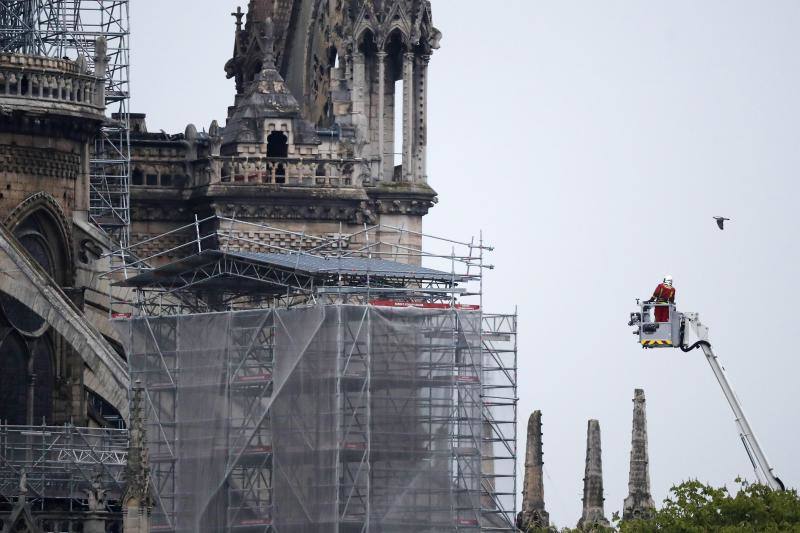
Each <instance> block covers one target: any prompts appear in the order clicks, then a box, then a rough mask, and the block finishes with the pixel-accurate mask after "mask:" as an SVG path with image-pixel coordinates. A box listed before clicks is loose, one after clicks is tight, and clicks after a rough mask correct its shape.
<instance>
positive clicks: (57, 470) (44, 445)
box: [0, 425, 128, 510]
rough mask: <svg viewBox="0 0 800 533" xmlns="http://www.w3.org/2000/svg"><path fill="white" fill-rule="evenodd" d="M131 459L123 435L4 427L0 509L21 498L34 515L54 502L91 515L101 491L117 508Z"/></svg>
mask: <svg viewBox="0 0 800 533" xmlns="http://www.w3.org/2000/svg"><path fill="white" fill-rule="evenodd" d="M127 458H128V431H127V430H124V429H105V428H86V427H75V426H72V425H64V426H12V425H0V509H2V507H4V506H6V507H7V506H10V505H13V503H14V502H15V501H16V499H17V497H18V496H19V495H20V494H25V495H26V497H27V500H28V501H29V502H30V503H31V508H32V509H37V506H41V508H42V509H44V508H45V507H44V505H45V503H46V502H47V501H48V500H54V499H55V500H61V501H64V502H67V509H69V510H73V509H76V510H80V509H86V508H87V498H88V493H89V492H91V491H92V490H93V489H95V488H97V487H102V489H103V490H105V491H106V493H105V495H106V497H107V499H108V501H109V502H116V504H117V505H118V504H119V502H120V501H121V499H122V495H123V490H124V480H123V472H124V470H125V465H126V464H127Z"/></svg>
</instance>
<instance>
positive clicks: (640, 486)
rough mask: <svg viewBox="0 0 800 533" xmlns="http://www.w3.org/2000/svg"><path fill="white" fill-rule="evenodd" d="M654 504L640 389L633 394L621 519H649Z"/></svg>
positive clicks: (641, 391)
mask: <svg viewBox="0 0 800 533" xmlns="http://www.w3.org/2000/svg"><path fill="white" fill-rule="evenodd" d="M654 509H655V503H654V502H653V497H652V495H651V494H650V459H649V454H648V451H647V413H646V411H645V397H644V391H643V390H642V389H636V390H635V391H634V393H633V428H632V430H631V465H630V471H629V476H628V497H627V498H625V502H624V503H623V506H622V519H623V520H635V519H645V520H646V519H649V518H652V516H653V510H654Z"/></svg>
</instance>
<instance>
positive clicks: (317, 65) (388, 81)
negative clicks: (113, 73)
mask: <svg viewBox="0 0 800 533" xmlns="http://www.w3.org/2000/svg"><path fill="white" fill-rule="evenodd" d="M233 15H234V18H235V31H234V35H235V38H234V49H233V57H232V58H231V59H230V60H229V61H228V62H227V64H226V65H225V72H226V74H227V76H228V77H229V78H233V79H234V80H235V82H236V84H235V85H236V94H235V97H234V101H233V105H232V106H231V107H230V108H228V113H227V119H226V121H225V125H224V126H220V125H218V124H217V123H216V122H215V123H213V124H212V125H211V126H210V127H209V128H208V132H207V133H205V132H202V133H198V129H197V128H196V127H195V126H193V125H189V126H188V127H187V128H186V132H185V133H184V134H178V135H167V134H163V133H161V134H154V133H148V132H147V127H146V125H145V121H144V117H143V116H139V117H138V118H137V123H136V125H135V126H134V129H135V130H136V129H138V131H135V132H134V134H133V137H132V143H133V159H134V169H133V178H132V188H131V191H132V193H131V196H132V211H133V212H132V219H133V228H132V241H133V242H136V241H137V240H138V241H141V240H144V239H146V238H147V237H149V236H152V235H155V234H159V233H163V232H165V231H169V230H172V229H174V228H177V227H180V226H182V225H184V224H187V223H190V222H191V221H192V220H193V215H194V214H198V215H200V216H206V215H212V214H215V215H222V216H226V217H230V218H235V219H236V220H237V221H241V222H242V224H240V225H238V226H237V224H235V223H231V224H227V223H226V226H225V230H226V231H231V232H233V233H236V232H241V233H244V232H247V234H248V236H249V237H250V238H251V239H252V240H254V241H259V242H264V243H269V244H271V245H276V246H277V245H279V246H280V247H282V248H289V249H303V248H307V247H309V246H310V244H309V242H305V241H304V240H303V238H302V237H298V239H297V240H295V241H292V242H280V243H274V242H271V238H272V237H273V236H271V235H270V234H269V232H268V231H260V230H257V229H256V230H254V228H253V226H252V225H249V226H248V224H252V223H258V224H266V225H270V226H273V227H280V228H282V229H289V230H292V231H296V232H298V233H300V234H306V235H334V234H339V233H345V234H349V233H356V232H358V231H360V230H362V229H363V227H364V224H374V223H381V224H385V225H391V226H394V227H398V228H403V229H405V230H409V231H411V232H420V231H421V229H422V217H423V216H424V215H425V214H426V213H427V212H428V210H429V209H430V208H431V207H432V206H433V204H434V203H435V202H436V193H435V191H434V190H433V189H432V188H431V187H430V186H429V185H428V183H427V170H426V160H427V154H426V152H427V83H428V81H427V80H428V76H427V70H428V63H429V61H430V57H431V54H432V53H433V51H434V50H435V49H436V48H438V46H439V40H440V38H441V34H440V32H439V31H438V30H437V29H436V28H435V27H434V26H433V25H432V19H431V6H430V2H429V1H428V0H368V1H366V0H251V1H250V3H249V5H248V7H247V11H246V12H244V11H242V10H241V9H239V10H237V12H236V13H233ZM400 82H402V83H400ZM395 131H400V132H401V133H402V134H401V135H397V136H396V135H395ZM395 137H397V138H395ZM176 239H180V236H177V235H176ZM403 239H404V242H402V243H401V244H404V245H407V246H409V247H413V248H419V247H420V244H421V242H420V239H421V237H420V236H419V235H417V234H414V233H408V234H406V235H405V236H404V237H403ZM355 244H358V243H357V242H356V243H355ZM252 250H253V251H262V250H260V249H259V248H258V245H256V244H254V245H253V247H252ZM153 251H154V252H155V251H158V250H153Z"/></svg>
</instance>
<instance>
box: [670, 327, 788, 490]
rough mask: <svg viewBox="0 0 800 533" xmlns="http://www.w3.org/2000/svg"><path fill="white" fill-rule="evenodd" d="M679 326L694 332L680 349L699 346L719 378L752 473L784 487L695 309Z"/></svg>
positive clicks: (684, 349)
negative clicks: (688, 342) (754, 431)
mask: <svg viewBox="0 0 800 533" xmlns="http://www.w3.org/2000/svg"><path fill="white" fill-rule="evenodd" d="M683 326H684V327H685V330H689V331H690V332H691V333H693V334H694V336H695V339H696V340H695V342H694V343H692V344H691V345H688V346H687V344H686V343H682V345H681V349H682V350H683V351H685V352H688V351H690V350H693V349H694V348H697V347H700V348H702V350H703V353H704V354H705V356H706V360H707V361H708V364H709V365H711V370H712V371H713V372H714V376H715V377H716V378H717V382H719V386H720V387H722V392H723V394H725V399H726V400H728V404H729V405H730V406H731V409H732V410H733V415H734V416H735V417H736V426H737V427H738V428H739V437H740V438H741V439H742V444H744V448H745V451H747V455H748V456H749V457H750V461H751V462H752V463H753V468H754V469H755V471H756V475H757V476H758V475H759V471H760V472H761V475H760V476H759V477H762V476H763V478H764V481H765V483H766V484H767V485H768V486H769V487H770V488H772V489H773V490H785V488H784V486H783V482H782V481H781V480H780V479H779V478H778V477H777V476H776V475H775V474H774V473H773V471H772V467H771V466H770V464H769V461H768V460H767V456H766V455H765V454H764V451H763V450H762V449H761V445H760V444H759V443H758V439H757V438H756V435H755V433H753V429H752V428H751V427H750V423H749V422H748V421H747V417H746V416H745V414H744V410H742V405H741V403H740V402H739V398H737V397H736V393H735V392H734V391H733V387H731V384H730V382H729V381H728V377H727V376H726V375H725V369H724V368H723V367H722V365H720V364H719V360H718V359H717V356H716V355H714V352H713V350H712V349H711V343H710V342H708V327H707V326H705V325H703V324H702V323H701V322H700V316H699V315H698V314H697V313H683Z"/></svg>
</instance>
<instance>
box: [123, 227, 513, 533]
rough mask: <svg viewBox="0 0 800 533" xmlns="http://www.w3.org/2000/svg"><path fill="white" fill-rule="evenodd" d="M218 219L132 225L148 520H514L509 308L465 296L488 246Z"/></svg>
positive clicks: (376, 527) (129, 335) (133, 326)
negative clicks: (240, 232)
mask: <svg viewBox="0 0 800 533" xmlns="http://www.w3.org/2000/svg"><path fill="white" fill-rule="evenodd" d="M235 222H236V223H237V224H239V223H241V221H235ZM233 225H234V221H233V220H230V219H220V218H218V217H209V218H208V219H202V220H201V219H198V220H197V221H196V223H195V224H193V225H189V226H186V227H184V228H178V229H177V230H173V232H170V235H172V236H174V235H175V233H176V232H177V233H186V231H187V230H188V232H189V233H191V234H193V235H194V238H188V239H187V241H186V243H184V244H182V245H180V246H177V247H175V246H172V247H168V248H167V247H162V248H159V247H158V246H153V245H154V243H156V242H157V241H158V240H159V238H158V237H156V238H153V239H148V241H146V242H145V244H146V245H147V246H148V248H149V249H153V248H155V249H160V250H161V251H160V252H158V253H156V254H154V255H151V256H148V257H145V258H143V259H142V260H141V262H138V261H137V262H134V263H131V264H128V265H127V266H126V267H125V274H126V276H125V278H126V281H124V282H121V284H123V285H127V286H129V287H134V288H135V289H136V291H135V294H136V297H135V299H133V300H132V301H126V302H117V307H118V308H120V309H126V310H127V311H126V312H124V313H118V314H117V315H116V316H117V317H118V318H119V320H117V321H116V322H115V323H116V324H117V326H118V327H119V328H120V331H121V337H122V338H124V339H126V342H127V346H126V353H127V354H128V357H129V365H130V372H131V379H132V382H135V381H137V380H138V381H140V382H141V384H142V387H143V393H144V396H145V401H146V419H147V421H148V430H147V435H148V448H149V458H150V462H151V469H152V484H153V492H154V495H155V501H156V508H155V510H154V515H153V526H152V527H153V530H154V531H175V532H184V531H234V530H235V531H285V532H299V533H308V532H323V531H325V532H327V531H341V532H350V531H352V532H369V531H408V530H414V531H479V530H484V531H515V528H514V521H515V515H516V512H515V509H516V506H515V495H516V492H517V491H516V467H515V463H516V430H517V425H516V401H517V388H516V387H517V385H516V315H513V314H512V315H489V314H483V311H482V309H481V305H480V299H481V285H482V282H481V272H482V270H483V269H484V268H488V266H487V265H485V264H484V263H483V253H484V251H487V250H490V248H489V247H487V246H485V245H483V243H482V242H481V241H480V239H478V240H474V239H473V240H470V241H454V240H450V239H442V238H439V237H435V236H432V235H423V234H421V233H418V234H414V232H408V231H407V230H403V229H399V228H392V227H390V226H365V227H364V229H363V230H361V231H358V232H355V233H352V234H347V235H345V234H342V233H338V234H336V235H335V236H333V237H315V239H317V241H316V245H315V246H313V250H312V251H303V252H298V251H292V250H288V249H277V248H280V247H279V246H275V245H272V244H269V243H257V242H254V241H252V240H251V239H250V238H248V237H244V238H242V237H238V238H237V237H235V236H234V235H233V233H232V232H230V231H227V230H226V229H224V228H230V227H233ZM253 226H257V227H259V228H261V229H264V228H269V230H270V233H272V234H274V232H280V231H285V230H280V229H278V228H272V227H268V226H264V225H256V224H253ZM285 233H287V234H289V233H291V232H285ZM409 235H411V236H412V237H414V238H418V240H419V241H421V242H426V243H428V245H429V247H430V248H431V249H434V250H437V247H438V251H434V252H425V253H423V252H420V251H419V250H415V249H413V247H409V246H408V245H407V244H404V243H407V242H408V240H409ZM248 241H249V242H248ZM171 242H174V240H173V241H171ZM444 245H446V246H447V247H448V248H449V250H446V251H444ZM246 246H247V247H248V248H246V249H245V247H246ZM254 246H255V247H256V248H257V249H259V250H262V251H260V252H253V251H252V249H253V247H254ZM136 247H137V245H133V246H132V247H131V248H133V250H130V251H129V250H124V251H123V255H124V256H126V257H134V256H135V255H136V254H135V249H136ZM246 250H250V251H246ZM392 259H402V260H403V261H405V262H399V261H392ZM423 260H424V261H425V262H426V263H436V262H438V264H437V266H439V267H440V268H441V270H436V269H432V268H428V267H427V266H426V267H423V266H422V265H421V263H422V262H423ZM145 265H160V266H158V267H148V266H145ZM112 275H116V274H114V273H112ZM469 300H472V301H473V302H477V303H467V302H469Z"/></svg>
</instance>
